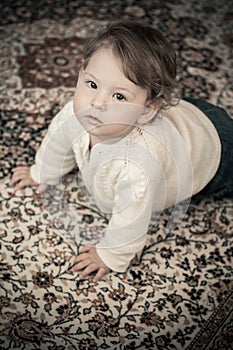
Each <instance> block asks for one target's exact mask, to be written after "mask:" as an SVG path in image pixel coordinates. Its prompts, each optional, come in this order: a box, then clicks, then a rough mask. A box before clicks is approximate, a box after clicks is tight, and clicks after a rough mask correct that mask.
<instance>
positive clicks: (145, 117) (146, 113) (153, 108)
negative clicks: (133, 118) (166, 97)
mask: <svg viewBox="0 0 233 350" xmlns="http://www.w3.org/2000/svg"><path fill="white" fill-rule="evenodd" d="M159 109H160V103H159V102H158V101H156V102H148V103H147V104H146V105H145V107H144V110H143V112H142V114H141V116H140V117H139V118H138V120H137V122H138V124H146V123H148V122H149V121H150V120H151V119H152V118H153V117H154V116H155V114H156V113H158V111H159Z"/></svg>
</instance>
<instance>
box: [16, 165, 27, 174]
mask: <svg viewBox="0 0 233 350" xmlns="http://www.w3.org/2000/svg"><path fill="white" fill-rule="evenodd" d="M26 169H27V170H28V169H29V168H28V166H26V165H25V166H24V165H22V166H17V167H16V168H14V169H12V172H13V173H15V172H17V171H21V170H26Z"/></svg>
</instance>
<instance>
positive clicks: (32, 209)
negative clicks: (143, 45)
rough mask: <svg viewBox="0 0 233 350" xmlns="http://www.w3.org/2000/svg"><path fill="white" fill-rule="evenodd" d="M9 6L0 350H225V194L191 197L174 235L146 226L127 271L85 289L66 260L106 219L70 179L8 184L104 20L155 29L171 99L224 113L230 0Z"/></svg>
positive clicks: (69, 91)
mask: <svg viewBox="0 0 233 350" xmlns="http://www.w3.org/2000/svg"><path fill="white" fill-rule="evenodd" d="M10 4H11V2H9V1H2V2H1V4H0V9H1V11H0V13H1V16H2V18H1V24H2V25H1V26H0V35H1V41H0V50H1V58H0V113H1V114H0V133H1V139H0V164H1V166H0V178H1V182H0V212H1V216H0V247H1V250H0V348H2V349H19V350H38V349H39V348H40V349H46V350H47V349H48V350H55V349H56V350H67V349H68V350H71V349H72V350H73V349H81V350H82V349H83V350H84V349H85V350H93V349H110V350H112V349H114V350H129V349H151V350H152V349H153V350H154V349H158V350H173V349H177V350H180V349H187V350H196V349H200V350H202V349H207V350H208V349H211V350H213V349H214V350H215V349H216V350H217V349H218V350H219V349H224V350H225V349H229V350H230V349H232V320H233V311H232V310H233V304H232V300H233V299H232V298H233V296H232V295H233V293H232V290H233V288H232V281H233V278H232V277H233V276H232V275H233V267H232V266H233V243H232V235H233V234H232V232H233V220H232V218H233V204H232V200H231V199H222V200H217V201H214V200H213V199H211V198H206V199H203V200H202V201H200V200H198V199H193V200H192V201H191V203H190V206H189V208H188V210H187V212H186V213H185V216H184V218H183V220H182V222H181V223H180V224H179V225H178V226H177V227H176V228H175V229H174V230H173V231H172V232H169V231H168V230H167V229H166V228H167V223H168V221H169V218H170V215H171V211H169V210H166V211H164V212H163V213H162V216H161V218H160V220H159V222H157V221H154V219H153V218H152V221H151V225H150V228H149V232H148V240H147V244H146V246H145V248H144V249H143V251H142V252H141V254H139V255H138V256H136V257H135V259H134V260H133V261H132V263H131V265H130V267H129V269H128V270H127V272H126V273H124V274H120V273H113V272H111V273H109V274H108V275H107V276H106V277H105V278H104V279H102V280H101V281H99V282H98V283H93V282H92V279H91V277H88V278H86V279H80V277H79V274H78V273H72V272H71V266H72V263H73V259H74V257H75V256H76V255H77V254H78V252H79V248H80V246H81V245H83V244H86V243H88V242H89V243H90V244H94V243H95V241H98V240H99V239H100V238H101V236H102V234H103V233H104V230H105V227H106V225H107V222H108V218H107V217H106V216H104V215H103V214H102V213H100V212H99V211H98V209H97V208H96V206H95V204H94V202H93V199H92V197H91V196H90V195H89V193H88V192H87V191H86V190H85V187H84V185H83V182H82V179H79V178H78V177H77V173H76V172H73V173H72V174H70V175H69V176H67V177H66V178H65V179H64V183H63V184H62V186H61V188H53V187H51V188H50V189H49V192H48V194H47V195H45V196H42V197H40V196H38V195H37V194H36V193H35V191H34V190H33V189H30V188H27V189H25V190H24V191H22V192H18V193H16V194H14V193H13V190H12V188H11V187H10V186H9V179H10V176H11V170H12V168H13V167H15V166H16V165H19V164H25V163H27V164H29V165H30V164H32V163H33V159H34V156H35V152H36V150H37V149H38V147H39V144H40V142H41V140H42V138H43V136H44V135H45V133H46V130H47V127H48V125H49V123H50V121H51V119H52V117H53V116H54V115H55V114H56V113H57V112H58V111H59V110H60V108H61V107H62V106H63V105H64V104H65V103H66V102H67V101H68V100H70V99H71V98H72V95H73V91H74V85H75V81H76V78H77V74H78V67H79V65H80V63H81V53H82V50H83V45H84V43H85V40H88V39H87V38H88V36H89V35H90V34H92V33H94V32H95V31H96V30H97V29H98V28H99V27H100V26H102V25H103V24H105V23H106V21H108V20H111V19H115V18H137V19H140V20H142V21H143V22H145V23H148V24H150V25H153V26H155V27H158V28H159V29H161V30H162V31H163V32H164V33H165V34H166V36H167V37H168V39H170V40H171V41H172V43H173V45H174V47H175V48H176V51H177V58H178V65H179V69H178V79H179V81H180V83H181V86H182V88H181V93H182V94H184V95H187V96H189V95H194V96H195V97H202V98H205V99H208V100H209V101H210V102H213V103H216V104H218V105H220V106H222V107H224V108H226V109H227V110H228V112H229V113H230V114H231V115H233V105H232V100H233V81H232V77H233V74H232V68H233V67H232V63H231V62H232V39H233V36H232V12H231V11H229V2H228V1H226V0H223V1H219V0H212V1H211V3H209V1H202V2H197V1H195V0H191V3H190V1H189V2H185V1H184V0H178V1H176V3H174V2H173V1H171V0H169V1H166V2H161V1H159V0H154V1H150V2H146V1H143V0H138V1H134V0H133V1H129V0H128V1H115V0H110V1H108V2H99V1H98V2H96V1H94V0H90V1H88V2H87V1H70V0H67V1H66V3H65V4H64V1H62V0H56V1H55V2H51V1H47V2H46V1H41V2H35V1H33V0H25V1H24V2H23V6H22V2H21V1H19V0H16V1H14V4H13V5H12V6H11V5H10ZM190 7H191V9H192V11H190ZM77 237H78V238H77ZM88 240H89V241H88Z"/></svg>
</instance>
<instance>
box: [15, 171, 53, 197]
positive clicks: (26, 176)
mask: <svg viewBox="0 0 233 350" xmlns="http://www.w3.org/2000/svg"><path fill="white" fill-rule="evenodd" d="M15 185H16V186H15ZM10 186H15V189H14V190H15V192H16V191H18V190H20V189H21V188H24V187H27V186H37V187H38V188H37V191H36V192H37V193H43V192H44V191H45V190H46V189H47V185H42V184H40V185H39V184H38V183H37V182H35V181H34V180H33V179H32V178H31V175H30V169H29V167H27V166H19V167H16V168H15V169H13V176H12V178H11V181H10Z"/></svg>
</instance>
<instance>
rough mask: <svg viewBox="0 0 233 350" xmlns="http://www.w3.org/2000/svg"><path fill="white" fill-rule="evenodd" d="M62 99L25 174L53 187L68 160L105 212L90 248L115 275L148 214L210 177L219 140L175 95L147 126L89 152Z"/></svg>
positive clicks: (142, 235) (136, 246)
mask: <svg viewBox="0 0 233 350" xmlns="http://www.w3.org/2000/svg"><path fill="white" fill-rule="evenodd" d="M89 144H90V139H89V134H88V133H87V132H86V131H85V130H84V129H83V127H82V126H81V124H80V123H79V121H78V120H77V118H76V116H75V114H74V111H73V101H70V102H69V103H68V104H66V106H65V107H64V108H63V109H62V110H61V111H60V113H58V115H57V116H56V117H55V118H54V119H53V121H52V123H51V125H50V127H49V129H48V132H47V134H46V136H45V138H44V140H43V142H42V144H41V146H40V148H39V150H38V152H37V154H36V160H35V164H34V165H33V166H32V167H31V176H32V178H33V179H34V180H35V181H36V182H38V183H47V184H52V185H53V184H56V183H58V182H59V180H60V179H61V177H62V176H63V175H65V174H67V173H68V172H69V171H71V170H72V169H73V168H74V167H75V166H76V165H77V166H78V168H79V171H80V172H81V173H82V178H83V180H84V182H85V185H86V186H87V189H88V190H89V192H90V193H91V194H92V195H93V196H94V198H95V201H96V204H97V205H98V207H99V208H100V210H101V211H103V212H105V213H108V214H109V215H110V221H109V224H108V227H107V229H106V232H105V235H104V237H103V239H102V240H101V241H100V242H99V243H98V244H97V246H96V248H97V253H98V254H99V256H100V257H101V259H102V260H103V261H104V263H105V264H106V265H107V266H108V267H109V268H110V269H112V270H114V271H119V272H123V271H125V270H126V269H127V267H128V265H129V263H130V261H131V259H132V258H133V257H134V256H135V254H136V253H138V252H139V251H140V250H141V249H142V248H143V246H144V245H145V242H146V238H147V230H148V226H149V223H150V219H151V215H152V213H156V214H157V215H158V217H159V213H160V212H161V211H162V210H163V209H164V208H167V207H170V206H173V205H175V204H176V203H178V202H181V201H182V200H184V199H186V198H190V197H191V196H192V195H193V194H195V193H197V192H199V191H200V190H201V189H202V188H203V187H205V185H206V184H207V183H208V182H209V181H210V180H211V179H212V178H213V176H214V174H215V173H216V171H217V169H218V165H219V162H220V153H221V144H220V140H219V137H218V134H217V132H216V130H215V128H214V126H213V124H212V123H211V122H210V120H209V119H208V118H207V117H206V116H205V115H204V114H203V113H202V112H201V111H200V110H199V109H198V108H196V107H195V106H193V105H192V104H190V103H189V102H186V101H183V100H181V101H180V102H179V104H178V105H177V106H175V107H171V108H170V109H168V110H165V111H162V112H161V113H160V118H156V119H155V121H154V122H153V123H151V124H148V125H144V126H143V127H141V126H140V127H135V129H134V130H133V131H131V132H130V133H129V134H128V135H127V136H125V137H124V138H122V139H119V140H114V141H113V142H105V143H102V144H97V145H95V146H94V147H93V148H92V149H91V151H90V150H89Z"/></svg>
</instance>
